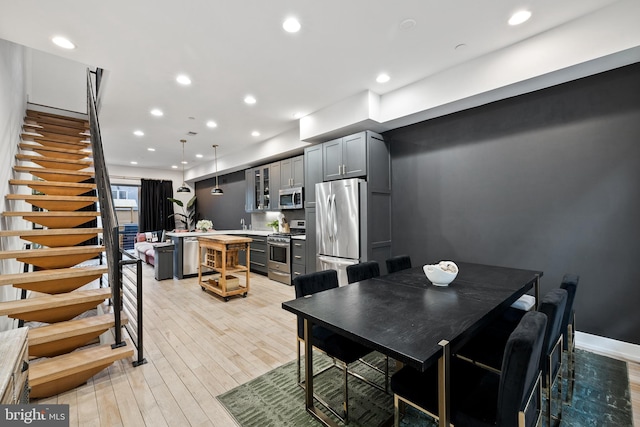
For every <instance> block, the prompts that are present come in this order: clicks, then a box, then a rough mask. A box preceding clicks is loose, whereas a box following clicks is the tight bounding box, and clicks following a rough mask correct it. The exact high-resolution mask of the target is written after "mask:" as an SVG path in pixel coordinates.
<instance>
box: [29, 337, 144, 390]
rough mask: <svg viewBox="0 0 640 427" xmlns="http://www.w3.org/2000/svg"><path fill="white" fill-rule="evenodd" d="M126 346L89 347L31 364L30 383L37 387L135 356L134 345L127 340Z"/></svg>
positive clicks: (105, 345)
mask: <svg viewBox="0 0 640 427" xmlns="http://www.w3.org/2000/svg"><path fill="white" fill-rule="evenodd" d="M125 342H126V346H123V347H117V348H113V349H112V348H111V344H104V345H100V346H95V347H89V348H85V349H82V350H78V351H74V352H71V353H67V354H63V355H61V356H56V357H52V358H51V359H46V360H43V361H40V362H36V363H31V364H30V366H29V385H30V386H32V387H34V388H35V387H37V386H39V385H41V384H43V383H46V382H48V381H54V380H56V379H60V378H63V377H65V376H67V375H72V374H74V373H77V372H81V371H83V370H86V369H90V368H91V367H97V366H102V365H104V364H105V363H113V362H115V361H117V360H120V359H125V358H127V357H131V356H133V345H132V344H131V342H129V341H128V340H125Z"/></svg>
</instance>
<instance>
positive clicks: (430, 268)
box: [422, 261, 458, 286]
mask: <svg viewBox="0 0 640 427" xmlns="http://www.w3.org/2000/svg"><path fill="white" fill-rule="evenodd" d="M422 270H423V271H424V274H426V276H427V279H429V280H430V281H431V283H433V285H435V286H448V285H449V283H451V282H453V279H455V278H456V276H457V275H458V266H457V265H456V264H455V263H454V262H453V261H440V262H439V263H438V264H427V265H425V266H423V267H422Z"/></svg>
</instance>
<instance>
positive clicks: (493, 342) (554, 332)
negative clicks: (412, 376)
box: [455, 288, 567, 426]
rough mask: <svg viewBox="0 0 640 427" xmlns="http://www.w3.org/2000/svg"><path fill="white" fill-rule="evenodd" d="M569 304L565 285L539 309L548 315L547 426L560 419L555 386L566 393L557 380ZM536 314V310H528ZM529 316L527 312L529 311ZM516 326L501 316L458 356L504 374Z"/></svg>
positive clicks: (544, 384) (545, 349)
mask: <svg viewBox="0 0 640 427" xmlns="http://www.w3.org/2000/svg"><path fill="white" fill-rule="evenodd" d="M566 304H567V291H565V290H564V289H561V288H557V289H554V290H552V291H550V292H548V293H547V294H546V295H545V296H544V297H543V298H542V300H541V302H540V307H539V308H538V311H539V312H541V313H544V314H545V315H546V316H547V329H546V331H545V337H544V344H543V349H542V354H543V358H542V360H541V369H542V390H543V392H544V393H545V394H546V396H547V400H546V402H547V426H551V421H552V419H553V418H556V419H560V416H561V414H562V412H561V411H560V412H559V413H558V414H559V415H558V416H554V415H553V413H552V403H553V401H554V393H553V389H554V387H555V385H556V384H557V385H558V387H557V390H558V393H559V394H560V396H562V382H561V381H557V379H558V377H559V376H560V373H561V372H562V348H563V347H562V341H563V340H562V338H563V333H562V319H563V315H564V312H565V307H566ZM527 313H532V312H527ZM525 315H526V314H525ZM513 329H514V327H513V326H512V323H511V322H510V321H505V320H504V318H502V317H501V318H498V319H497V320H496V321H495V322H492V323H491V324H490V325H489V326H487V327H486V328H485V329H483V330H482V331H480V332H479V333H478V334H477V335H476V336H475V337H473V338H472V339H471V340H470V341H469V342H467V343H466V344H465V345H464V346H463V347H462V348H461V349H460V350H458V351H457V352H456V355H455V356H456V357H457V358H459V359H461V360H464V361H467V362H471V363H473V364H475V365H477V366H479V367H481V368H484V369H487V370H490V371H492V372H494V373H497V374H500V373H501V370H500V366H501V365H502V362H503V361H502V357H503V350H502V349H503V348H504V345H505V343H506V341H507V339H508V336H509V334H510V333H511V331H512V330H513Z"/></svg>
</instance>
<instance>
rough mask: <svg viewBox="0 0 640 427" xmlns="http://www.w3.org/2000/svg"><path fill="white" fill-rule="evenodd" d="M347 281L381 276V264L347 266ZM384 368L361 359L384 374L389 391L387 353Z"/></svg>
mask: <svg viewBox="0 0 640 427" xmlns="http://www.w3.org/2000/svg"><path fill="white" fill-rule="evenodd" d="M346 270H347V281H348V282H349V283H355V282H359V281H361V280H367V279H371V278H374V277H379V276H380V266H379V265H378V262H377V261H365V262H361V263H358V264H353V265H349V266H347V269H346ZM384 359H385V364H384V370H382V369H380V368H378V367H377V366H375V365H374V364H372V363H370V362H369V361H368V360H365V359H360V362H361V363H364V364H365V365H367V366H368V367H370V368H371V369H375V370H376V371H378V372H380V373H381V374H383V375H384V392H385V393H388V392H389V387H388V384H389V356H387V355H385V357H384Z"/></svg>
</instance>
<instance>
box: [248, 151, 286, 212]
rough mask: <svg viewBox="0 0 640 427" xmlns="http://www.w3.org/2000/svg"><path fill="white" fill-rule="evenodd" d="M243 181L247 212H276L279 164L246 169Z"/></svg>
mask: <svg viewBox="0 0 640 427" xmlns="http://www.w3.org/2000/svg"><path fill="white" fill-rule="evenodd" d="M245 179H246V203H245V210H246V211H247V212H261V211H269V210H278V192H279V190H280V162H276V163H272V164H269V165H263V166H259V167H256V168H252V169H247V170H246V172H245Z"/></svg>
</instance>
